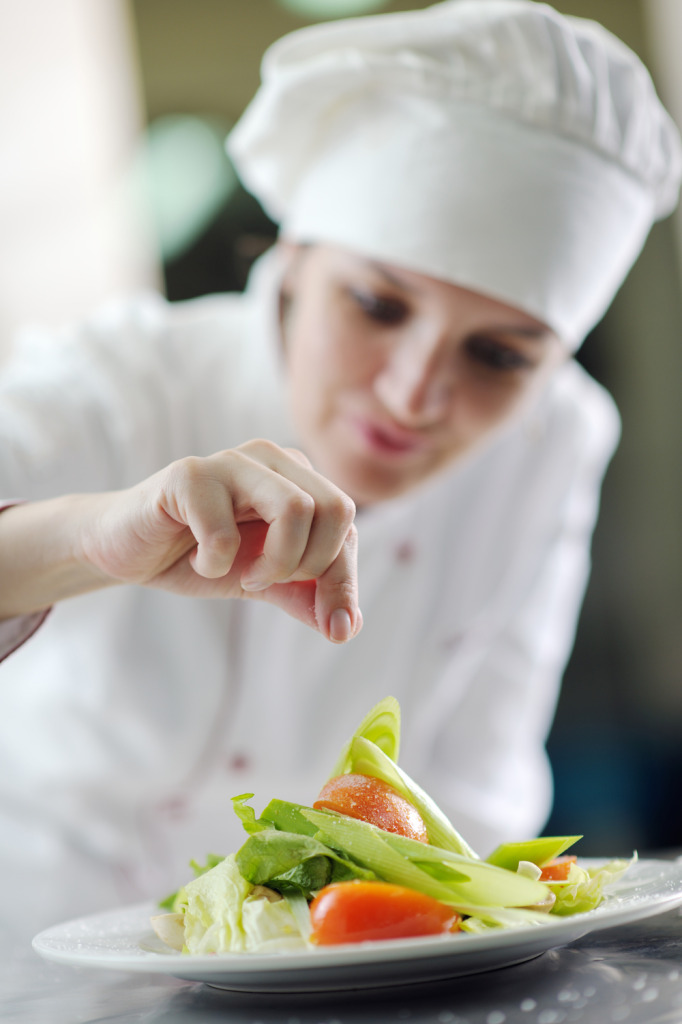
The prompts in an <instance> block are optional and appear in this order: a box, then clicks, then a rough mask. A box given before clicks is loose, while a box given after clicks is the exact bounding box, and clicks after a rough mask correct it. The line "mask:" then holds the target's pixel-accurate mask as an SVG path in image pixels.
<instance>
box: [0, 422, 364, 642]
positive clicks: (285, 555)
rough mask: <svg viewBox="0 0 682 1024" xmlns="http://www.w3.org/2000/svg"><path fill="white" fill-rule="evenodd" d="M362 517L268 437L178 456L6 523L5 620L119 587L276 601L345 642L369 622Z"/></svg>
mask: <svg viewBox="0 0 682 1024" xmlns="http://www.w3.org/2000/svg"><path fill="white" fill-rule="evenodd" d="M354 516H355V506H354V505H353V502H352V501H351V500H350V498H348V497H347V496H346V495H345V494H344V493H343V492H342V491H340V490H339V489H338V488H337V487H335V486H334V485H333V484H332V483H330V482H329V481H328V480H326V479H325V478H324V477H322V476H320V474H319V473H316V472H315V471H314V470H313V469H312V467H311V465H310V463H309V462H308V460H307V459H306V458H305V456H303V455H302V454H301V453H300V452H298V451H294V450H292V449H288V450H284V449H282V448H278V447H277V445H275V444H272V443H271V442H269V441H249V442H248V443H247V444H244V445H241V446H240V447H239V448H235V449H230V450H228V451H223V452H218V453H217V454H215V455H211V456H210V457H208V458H186V459H181V460H179V461H178V462H174V463H172V464H171V465H170V466H168V467H166V468H165V469H163V470H161V471H160V472H159V473H156V474H155V475H154V476H152V477H149V478H148V479H147V480H144V481H143V482H142V483H140V484H138V485H136V486H135V487H132V488H130V489H128V490H125V491H113V492H109V493H106V494H93V495H88V494H85V495H75V496H71V497H68V498H61V499H54V500H53V501H48V502H36V503H35V504H33V505H24V506H17V507H16V508H10V509H8V510H7V511H5V512H4V513H3V514H2V515H0V566H1V567H2V568H3V571H5V570H6V571H7V572H8V573H9V572H12V571H13V578H14V581H15V584H14V587H13V590H12V600H11V601H10V598H9V596H8V599H7V601H6V602H5V601H3V598H2V597H0V617H2V616H3V614H4V615H12V614H17V613H19V612H25V611H32V610H37V609H38V608H40V607H45V606H46V605H49V604H50V603H52V602H53V601H54V600H59V599H60V598H63V597H68V596H72V595H74V594H77V593H84V592H86V591H88V590H93V589H96V588H98V587H103V586H107V585H111V584H113V583H115V582H122V583H134V584H140V585H143V586H154V587H160V588H163V589H165V590H169V591H172V592H174V593H177V594H186V595H189V596H195V597H224V598H237V597H241V598H252V599H253V598H256V599H260V600H263V601H268V602H270V603H272V604H275V605H277V606H279V607H280V608H282V609H284V610H285V611H286V612H288V613H289V614H290V615H293V616H294V617H296V618H297V619H300V620H302V621H303V622H305V623H307V624H308V625H309V626H312V627H313V628H315V629H317V630H319V631H320V632H321V633H322V634H323V635H324V636H326V637H328V638H329V639H330V640H333V641H335V642H337V643H342V642H344V641H346V640H349V639H350V638H351V637H353V636H355V635H356V633H357V632H358V631H359V630H360V628H361V625H362V616H361V614H360V610H359V608H358V592H357V533H356V529H355V526H354V523H353V519H354ZM36 544H37V545H38V547H36Z"/></svg>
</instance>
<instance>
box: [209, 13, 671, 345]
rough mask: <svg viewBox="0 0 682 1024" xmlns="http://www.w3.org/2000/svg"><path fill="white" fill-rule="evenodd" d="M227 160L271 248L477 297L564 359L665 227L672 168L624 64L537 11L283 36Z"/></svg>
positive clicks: (658, 127)
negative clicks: (332, 254)
mask: <svg viewBox="0 0 682 1024" xmlns="http://www.w3.org/2000/svg"><path fill="white" fill-rule="evenodd" d="M227 145H228V151H229V153H230V155H231V157H232V159H233V161H234V164H235V166H236V168H237V171H238V173H239V174H240V176H241V178H242V181H243V182H244V184H245V186H246V187H247V188H248V189H249V190H250V191H252V192H253V193H254V195H255V196H256V197H257V198H258V199H259V200H260V202H261V203H262V205H263V207H264V208H265V210H266V211H267V213H268V214H269V215H270V217H271V218H272V219H273V220H275V221H276V222H279V223H280V224H281V233H282V234H283V235H284V236H285V237H287V238H289V239H292V240H294V241H302V242H320V241H323V242H327V243H333V244H337V245H341V246H344V247H346V248H350V249H353V250H355V251H358V252H361V253H363V254H365V255H367V256H370V257H372V258H374V259H378V260H382V261H385V262H388V263H392V264H394V265H398V266H404V267H406V268H408V269H412V270H416V271H418V272H421V273H424V274H429V275H430V276H433V277H437V278H440V279H442V280H445V281H451V282H454V283H455V284H459V285H460V286H462V287H466V288H470V289H472V290H475V291H479V292H482V293H484V294H487V295H490V296H491V297H494V298H497V299H498V300H500V301H503V302H506V303H508V304H510V305H513V306H515V307H517V308H520V309H523V310H525V311H526V312H528V313H530V314H531V315H533V316H535V317H537V318H538V319H539V320H540V321H542V322H544V323H546V324H548V325H549V326H550V327H551V328H552V329H553V330H554V331H555V332H556V333H557V334H558V335H559V337H561V338H562V339H564V341H565V342H566V343H567V344H568V345H569V346H570V347H571V348H577V346H578V345H579V344H580V342H581V341H582V339H583V337H584V336H585V334H586V333H587V331H588V330H590V329H591V327H592V326H593V325H594V324H595V323H596V322H597V321H598V320H599V319H600V318H601V316H602V315H603V313H604V312H605V310H606V308H607V307H608V305H609V304H610V302H611V300H612V298H613V296H614V294H615V293H616V291H617V289H618V288H619V287H620V285H621V283H622V281H623V279H624V278H625V275H626V274H627V272H628V271H629V269H630V267H631V265H632V264H633V262H634V261H635V259H636V258H637V255H638V254H639V252H640V250H641V248H642V245H643V243H644V241H645V239H646V236H647V234H648V232H649V230H650V228H651V225H652V223H653V222H654V221H655V220H656V219H658V218H661V217H663V216H665V215H667V214H668V213H670V212H671V211H672V210H673V208H674V206H675V204H676V202H677V195H678V188H679V183H680V175H681V168H682V155H681V154H682V148H681V145H680V138H679V133H678V131H677V129H676V127H675V125H674V124H673V122H672V120H671V119H670V117H669V115H668V114H667V113H666V111H665V110H664V108H663V107H662V105H661V103H660V101H659V99H658V97H657V95H656V92H655V90H654V86H653V84H652V81H651V78H650V76H649V74H648V72H647V70H646V68H645V67H644V65H643V64H642V63H641V61H640V60H639V58H638V57H637V56H636V55H635V54H634V53H632V51H631V50H629V49H628V48H627V47H626V46H625V45H624V44H623V43H622V42H620V40H618V39H616V38H615V37H614V36H613V35H611V34H610V33H609V32H607V31H606V30H605V29H604V28H602V27H601V26H600V25H597V24H596V23H595V22H592V21H586V20H583V19H578V18H572V17H565V16H563V15H560V14H559V13H557V12H556V11H555V10H554V9H553V8H551V7H549V6H547V5H546V4H543V3H537V2H535V0H446V2H444V3H438V4H435V5H434V6H432V7H428V8H426V9H424V10H417V11H409V12H405V13H394V14H383V15H378V16H375V17H365V18H353V19H349V20H346V21H337V22H331V23H325V24H321V25H314V26H311V27H308V28H304V29H301V30H299V31H297V32H293V33H291V34H290V35H288V36H285V37H284V38H283V39H280V40H279V41H278V42H276V43H275V44H274V45H273V46H271V47H270V49H269V50H268V51H267V52H266V54H265V57H264V59H263V65H262V85H261V88H260V90H259V91H258V92H257V94H256V96H255V98H254V100H253V101H252V103H251V105H250V106H249V107H248V108H247V110H246V112H245V113H244V115H243V116H242V118H241V120H240V121H239V122H238V124H237V126H236V127H235V129H234V130H233V131H232V133H231V135H230V137H229V138H228V142H227Z"/></svg>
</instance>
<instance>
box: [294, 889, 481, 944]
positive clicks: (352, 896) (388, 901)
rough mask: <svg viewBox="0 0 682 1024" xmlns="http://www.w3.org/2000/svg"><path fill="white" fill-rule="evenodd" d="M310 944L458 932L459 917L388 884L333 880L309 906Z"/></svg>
mask: <svg viewBox="0 0 682 1024" xmlns="http://www.w3.org/2000/svg"><path fill="white" fill-rule="evenodd" d="M310 919H311V923H312V934H311V940H312V942H315V943H317V945H319V946H334V945H339V944H341V943H344V942H367V941H369V940H373V941H377V940H381V939H405V938H412V937H414V936H418V935H441V934H443V933H445V932H456V931H459V925H460V921H461V917H460V915H459V914H458V913H457V912H456V911H454V910H453V909H452V907H448V906H446V904H445V903H440V902H439V901H438V900H434V899H433V897H432V896H426V895H424V893H421V892H415V890H414V889H406V888H405V887H404V886H402V885H392V884H391V883H389V882H362V881H353V882H333V883H332V884H331V885H327V886H325V888H324V889H321V890H320V892H319V893H318V894H317V896H315V898H314V899H313V901H312V903H311V904H310Z"/></svg>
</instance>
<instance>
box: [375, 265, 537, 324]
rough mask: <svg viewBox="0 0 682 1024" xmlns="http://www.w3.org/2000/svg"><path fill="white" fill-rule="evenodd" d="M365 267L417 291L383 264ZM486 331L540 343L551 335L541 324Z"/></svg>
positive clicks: (393, 282)
mask: <svg viewBox="0 0 682 1024" xmlns="http://www.w3.org/2000/svg"><path fill="white" fill-rule="evenodd" d="M365 262H366V264H367V266H368V267H370V268H371V269H372V270H374V271H376V273H377V274H379V275H380V276H381V277H383V278H384V279H385V280H386V281H388V282H389V284H392V285H395V286H396V287H398V288H402V289H403V290H404V291H406V292H412V293H413V294H414V293H415V292H418V291H419V289H418V288H415V286H414V285H412V284H410V283H409V282H408V281H404V280H403V279H402V277H399V276H398V275H396V274H394V273H392V271H391V270H389V269H388V267H386V266H384V264H383V263H377V262H376V261H375V260H366V261H365ZM487 331H488V332H489V333H490V334H516V335H520V336H521V337H523V338H528V339H529V340H530V341H542V340H543V339H544V338H546V337H547V336H548V335H550V334H551V333H552V330H551V328H550V327H545V326H543V325H542V324H537V325H535V324H528V325H526V326H523V325H521V324H500V325H499V326H492V327H488V328H487Z"/></svg>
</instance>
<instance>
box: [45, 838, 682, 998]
mask: <svg viewBox="0 0 682 1024" xmlns="http://www.w3.org/2000/svg"><path fill="white" fill-rule="evenodd" d="M613 859H614V858H587V857H585V858H580V860H579V863H582V864H585V865H588V864H595V865H596V864H599V863H606V862H607V861H608V860H613ZM638 868H639V869H640V871H641V869H643V868H650V869H655V868H659V869H661V870H663V869H665V870H667V873H668V874H669V875H672V876H673V877H668V878H663V879H662V883H666V884H669V883H670V882H676V883H677V887H676V888H673V889H671V890H670V891H669V892H661V893H660V894H658V895H657V896H655V895H652V896H650V897H649V898H648V899H647V898H644V899H642V900H641V901H640V902H639V903H634V904H630V905H626V906H622V905H621V906H619V905H618V904H617V903H615V902H614V903H613V904H612V905H609V903H608V902H607V903H605V904H603V905H602V906H600V907H597V908H595V909H594V910H591V911H587V912H586V913H584V914H579V915H571V916H566V917H561V918H557V919H556V920H553V921H551V922H548V923H547V924H544V923H543V924H542V925H538V926H534V927H529V928H521V929H503V930H495V931H491V932H484V933H479V934H465V935H464V936H462V935H461V934H460V935H458V936H422V937H417V938H411V939H388V940H383V941H381V942H377V941H373V942H367V943H352V944H351V943H349V944H347V945H344V946H335V947H323V948H318V949H312V950H311V949H303V950H295V951H287V952H277V953H265V954H259V953H257V954H248V953H224V954H203V955H197V956H187V955H186V954H182V953H178V952H175V951H173V950H169V951H168V953H166V952H156V951H154V950H153V949H145V948H144V947H143V946H142V943H143V942H144V941H145V940H146V939H147V940H148V939H152V940H153V937H154V932H153V930H152V929H151V927H148V928H146V929H144V928H142V927H141V928H140V929H139V931H138V930H137V929H136V928H135V929H133V933H131V934H134V935H137V939H136V946H135V949H134V951H132V949H131V951H130V952H128V951H126V952H118V953H113V954H110V955H109V956H107V955H106V953H105V954H104V955H102V956H97V955H96V954H93V953H92V952H90V953H89V952H88V951H87V949H86V950H85V953H84V954H83V953H79V952H77V951H76V952H74V950H73V948H69V949H64V948H62V949H60V948H59V946H58V945H51V943H53V942H58V941H59V940H60V936H64V934H65V933H66V932H67V931H69V930H71V931H73V930H74V929H77V928H83V927H86V926H87V927H92V926H95V925H96V924H97V922H101V926H105V925H106V923H107V922H108V921H109V920H111V921H112V922H115V921H117V920H118V921H121V920H122V919H123V918H124V916H139V918H140V920H141V921H142V920H143V919H144V918H145V917H146V918H147V920H148V918H149V917H151V916H152V915H153V911H154V909H156V908H157V904H155V903H154V902H153V901H150V900H145V901H142V902H139V903H135V904H129V905H124V906H120V907H115V908H111V909H109V910H104V911H99V912H95V913H91V914H87V915H83V916H81V917H75V918H72V919H70V920H67V921H63V922H61V923H58V924H54V925H51V926H49V927H48V928H45V929H43V930H42V931H40V932H39V933H38V934H37V935H36V936H35V937H34V938H33V940H32V943H31V945H32V948H33V950H34V951H35V952H36V953H37V954H38V955H39V956H41V957H43V958H44V959H46V960H51V961H53V962H57V963H61V964H68V965H70V966H74V967H87V968H91V969H102V970H119V971H121V970H122V971H128V972H134V973H153V974H166V975H169V976H171V977H176V978H182V979H184V980H204V981H206V982H207V983H209V984H210V983H211V981H212V980H213V979H215V978H217V977H219V976H220V975H222V976H224V977H229V976H234V975H237V974H238V975H240V976H241V978H242V979H243V978H244V976H245V975H264V974H267V975H272V976H276V975H282V974H289V973H291V974H302V973H306V974H309V973H310V972H318V971H324V970H330V971H335V970H339V969H344V968H350V967H357V966H359V965H364V967H365V968H369V967H370V966H371V965H375V966H376V967H377V968H378V967H381V966H386V965H388V964H390V963H396V964H400V963H404V962H412V963H415V964H416V963H417V962H420V961H423V960H424V959H426V958H428V959H430V960H438V961H441V960H443V959H446V958H452V959H453V960H457V959H458V958H462V959H464V958H465V956H466V955H467V954H470V955H471V956H475V955H476V954H482V955H483V954H485V953H493V952H496V951H499V952H502V951H504V950H505V949H508V950H509V952H510V954H513V950H514V949H515V948H517V949H521V948H526V949H528V948H533V949H535V948H537V947H539V946H540V947H542V949H545V950H550V949H555V948H557V947H559V946H565V945H567V944H569V943H571V942H575V941H577V940H578V939H579V938H581V937H583V936H584V935H586V934H589V933H592V932H595V931H605V930H607V929H609V928H612V927H618V926H622V925H625V924H629V923H634V922H635V921H638V920H642V919H645V918H648V917H653V916H657V915H658V914H663V913H666V912H667V911H669V910H673V909H675V907H677V906H680V905H682V858H676V859H672V860H664V859H660V858H640V859H638V861H637V862H636V863H635V864H634V865H633V869H635V870H636V869H638ZM675 871H676V877H675ZM645 882H646V879H644V880H643V881H642V882H641V883H640V884H645ZM616 884H618V883H616ZM650 884H651V883H650ZM636 885H637V881H636V879H633V883H631V885H629V886H627V888H633V889H636ZM622 895H624V894H622ZM613 896H614V897H617V896H618V893H617V891H616V892H614V893H613ZM462 939H464V942H465V943H466V945H462ZM61 941H63V938H62V939H61ZM71 942H72V945H74V944H75V940H73V939H71ZM533 955H534V954H533ZM510 962H511V961H510Z"/></svg>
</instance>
